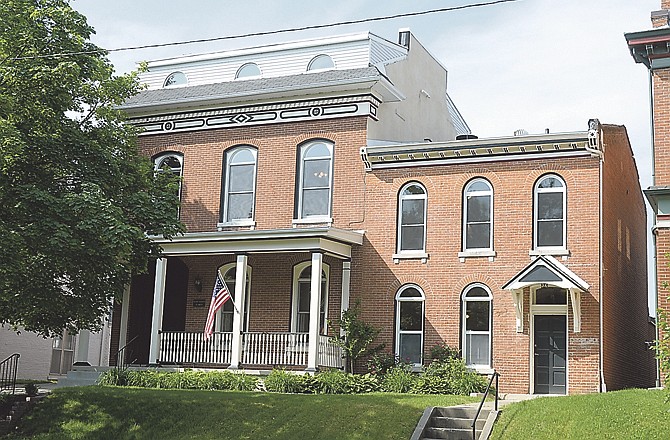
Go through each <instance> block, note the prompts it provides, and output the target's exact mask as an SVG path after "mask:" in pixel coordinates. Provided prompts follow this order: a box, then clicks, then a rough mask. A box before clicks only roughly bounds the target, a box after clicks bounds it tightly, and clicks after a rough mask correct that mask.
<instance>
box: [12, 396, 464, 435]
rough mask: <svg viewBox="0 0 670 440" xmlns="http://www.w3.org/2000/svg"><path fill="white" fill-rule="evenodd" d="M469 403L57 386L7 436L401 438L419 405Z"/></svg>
mask: <svg viewBox="0 0 670 440" xmlns="http://www.w3.org/2000/svg"><path fill="white" fill-rule="evenodd" d="M475 400H476V399H473V398H470V397H463V396H439V395H430V396H428V395H407V394H404V395H403V394H385V393H384V394H382V393H378V394H361V395H287V394H273V393H244V392H232V391H193V390H155V389H139V388H114V387H78V388H63V389H59V390H56V391H54V392H53V393H52V395H50V396H49V397H48V398H47V399H45V400H44V401H43V402H41V403H40V404H39V405H38V406H37V408H36V409H35V410H34V411H33V412H32V413H31V415H30V416H27V417H25V418H24V419H23V420H22V421H21V425H20V430H19V433H18V434H17V435H16V436H13V437H11V438H33V439H47V438H48V439H96V440H101V439H115V440H116V439H171V440H172V439H265V438H268V439H287V440H288V439H290V440H298V439H310V440H311V439H317V438H318V439H384V440H387V439H402V440H407V439H408V438H409V437H410V435H411V433H412V431H413V430H414V427H415V426H416V423H417V422H418V420H419V417H421V414H422V413H423V410H424V408H426V407H428V406H449V405H457V404H460V403H465V402H473V401H475Z"/></svg>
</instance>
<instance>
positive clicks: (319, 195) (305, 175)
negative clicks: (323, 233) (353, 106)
mask: <svg viewBox="0 0 670 440" xmlns="http://www.w3.org/2000/svg"><path fill="white" fill-rule="evenodd" d="M299 150H300V170H299V175H298V200H297V210H296V211H297V218H298V219H301V220H312V221H316V222H319V221H325V222H330V221H331V218H330V216H331V203H332V193H333V191H332V188H333V144H332V143H330V142H327V141H314V142H310V143H307V144H304V145H302V146H300V149H299Z"/></svg>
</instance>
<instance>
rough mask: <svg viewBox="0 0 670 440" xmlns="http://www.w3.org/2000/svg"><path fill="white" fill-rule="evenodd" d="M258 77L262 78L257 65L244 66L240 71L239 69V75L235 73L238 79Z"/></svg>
mask: <svg viewBox="0 0 670 440" xmlns="http://www.w3.org/2000/svg"><path fill="white" fill-rule="evenodd" d="M258 76H261V69H260V67H258V64H256V63H246V64H243V65H242V66H241V67H240V68H239V69H237V73H235V78H236V79H238V78H253V77H258Z"/></svg>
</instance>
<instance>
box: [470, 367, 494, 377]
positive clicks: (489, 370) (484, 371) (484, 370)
mask: <svg viewBox="0 0 670 440" xmlns="http://www.w3.org/2000/svg"><path fill="white" fill-rule="evenodd" d="M467 367H468V369H469V370H472V371H474V372H476V373H477V374H482V375H486V376H488V375H491V374H493V372H494V371H495V370H494V369H493V368H491V367H489V366H483V365H480V366H477V365H467Z"/></svg>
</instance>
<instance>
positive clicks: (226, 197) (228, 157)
mask: <svg viewBox="0 0 670 440" xmlns="http://www.w3.org/2000/svg"><path fill="white" fill-rule="evenodd" d="M243 150H246V151H249V152H250V153H251V154H252V155H253V156H254V162H253V166H254V177H253V188H252V190H251V194H252V202H251V203H252V207H251V217H250V218H245V219H230V220H228V208H229V206H228V204H229V201H230V195H231V194H237V193H231V191H230V176H231V174H232V173H231V167H234V166H248V165H252V163H251V162H245V163H236V164H233V163H232V161H233V159H234V157H235V156H236V155H237V154H238V153H240V152H241V151H243ZM224 160H225V164H224V166H225V169H226V173H225V182H224V186H223V214H222V222H221V223H219V224H218V225H217V226H255V224H256V222H255V221H254V219H255V217H256V181H257V177H258V150H257V149H256V148H254V147H252V146H250V145H240V146H237V147H234V148H231V149H229V150H227V151H226V152H225V154H224ZM244 193H248V191H244Z"/></svg>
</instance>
